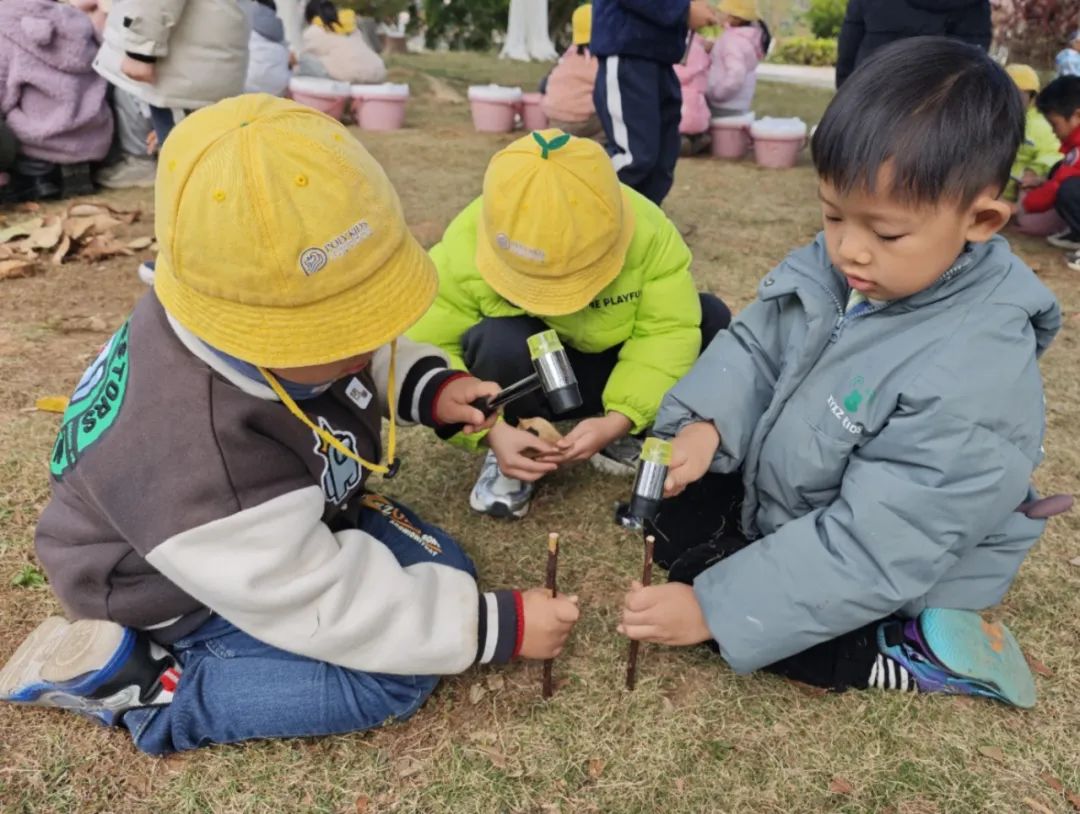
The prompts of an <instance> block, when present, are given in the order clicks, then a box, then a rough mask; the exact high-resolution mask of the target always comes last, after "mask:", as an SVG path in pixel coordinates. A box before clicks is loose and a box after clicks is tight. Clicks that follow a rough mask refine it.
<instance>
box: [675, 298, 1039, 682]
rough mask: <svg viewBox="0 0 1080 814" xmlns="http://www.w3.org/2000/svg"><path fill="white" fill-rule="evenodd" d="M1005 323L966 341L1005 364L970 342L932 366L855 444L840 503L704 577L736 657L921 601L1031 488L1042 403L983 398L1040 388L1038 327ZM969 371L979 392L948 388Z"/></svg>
mask: <svg viewBox="0 0 1080 814" xmlns="http://www.w3.org/2000/svg"><path fill="white" fill-rule="evenodd" d="M1022 319H1023V320H1024V322H1025V324H1026V323H1027V320H1028V316H1027V314H1026V313H1025V314H1023V316H1022ZM993 322H994V323H995V324H994V325H993V326H992V327H990V328H989V329H988V330H976V331H974V332H971V333H969V335H968V336H967V337H966V338H965V342H963V343H961V342H960V338H957V339H956V340H955V343H954V344H956V345H957V346H960V345H961V344H963V345H965V346H968V347H970V346H972V345H974V346H978V347H981V348H984V349H985V350H984V351H983V352H985V353H987V354H989V355H988V356H987V357H986V358H994V359H995V360H996V361H995V368H994V370H993V372H992V373H986V374H970V373H969V372H968V371H969V365H964V364H961V362H968V363H970V356H967V357H965V358H961V357H962V356H963V354H961V353H959V352H958V353H954V354H951V359H950V360H948V361H945V362H944V363H943V364H939V365H936V366H932V367H931V368H930V369H929V370H928V371H926V372H925V373H924V374H923V375H922V376H921V377H920V380H919V381H917V382H915V383H913V385H912V390H913V391H914V392H913V394H911V395H901V396H900V398H899V401H898V404H897V406H896V408H895V409H894V411H893V413H892V416H891V417H890V419H889V421H888V423H887V424H886V425H885V426H884V427H883V428H882V429H881V430H880V431H879V432H878V433H877V435H875V436H874V437H872V438H871V439H869V440H868V441H867V442H866V443H865V444H864V445H863V446H861V447H856V448H855V449H854V451H853V453H852V454H851V457H850V459H849V463H848V466H847V469H846V471H845V473H844V476H843V480H842V482H841V484H840V491H839V494H838V496H837V497H836V498H835V499H834V500H833V502H832V503H831V504H829V505H828V506H827V507H823V508H819V509H816V510H814V511H811V512H809V513H808V514H805V515H803V516H802V517H799V518H797V519H795V520H792V521H791V522H789V523H786V524H784V525H783V526H781V527H780V528H779V529H778V530H777V531H775V532H774V533H773V534H770V535H767V536H765V537H764V538H762V539H760V540H758V541H756V542H754V543H753V544H751V545H749V546H747V547H746V548H744V549H742V550H741V551H739V552H738V553H736V554H734V555H733V556H731V557H730V558H728V559H726V560H723V561H722V562H719V563H717V564H716V565H714V566H712V567H711V568H709V569H707V570H706V571H704V572H702V573H701V574H700V575H699V576H698V578H697V579H696V580H695V582H694V591H695V594H696V595H697V597H698V600H699V602H700V603H701V606H702V608H703V610H704V612H705V617H706V620H707V622H708V625H709V629H710V630H711V631H712V633H713V634H714V636H715V638H716V640H717V642H718V643H719V645H720V649H721V653H722V654H723V655H724V657H725V659H726V660H727V661H728V663H729V664H731V666H732V667H733V668H734V669H735V670H737V671H739V672H748V671H751V670H756V669H758V668H760V667H764V666H765V665H767V664H771V663H773V662H775V661H777V660H779V659H782V658H786V657H788V656H791V655H793V654H795V653H799V652H802V651H803V650H806V649H807V648H809V647H812V646H813V645H816V644H819V643H821V642H824V641H827V640H829V639H832V638H835V637H836V636H839V635H841V634H843V633H846V632H848V631H851V630H854V629H856V628H858V627H861V626H862V625H865V624H869V623H871V622H873V621H875V620H878V619H882V618H884V617H886V616H888V615H890V614H892V613H894V612H896V611H897V610H899V609H900V608H902V607H903V606H905V605H907V604H908V603H911V602H916V601H917V600H919V599H921V598H922V597H923V596H925V595H926V594H927V592H928V591H929V590H930V589H931V588H932V587H933V586H934V585H935V584H937V583H938V582H939V581H940V580H941V578H942V577H943V576H944V575H945V574H946V573H947V572H948V571H949V570H950V568H951V567H952V566H953V565H954V564H955V563H956V562H957V561H958V560H960V559H961V558H962V557H963V556H964V555H965V554H966V553H968V552H969V551H971V550H972V549H973V548H974V547H975V546H977V545H978V544H980V543H981V542H982V541H983V540H985V539H986V538H987V537H988V536H989V535H991V534H993V533H994V532H995V531H997V530H1000V529H1001V528H1003V527H1004V526H1005V525H1006V523H1007V522H1008V520H1009V519H1010V515H1011V514H1012V513H1013V511H1014V510H1015V509H1016V507H1017V506H1019V505H1020V504H1021V503H1022V502H1023V501H1024V499H1025V498H1026V496H1027V495H1028V489H1029V481H1030V478H1031V474H1032V472H1033V470H1034V468H1035V466H1036V465H1037V463H1038V460H1037V458H1038V454H1039V448H1040V444H1041V438H1042V431H1043V424H1044V422H1043V420H1042V415H1041V405H1040V406H1030V405H1029V404H1028V401H1027V400H1025V401H1024V402H1023V403H1022V404H1021V403H1019V402H1016V403H1014V405H1013V406H1012V407H1003V410H1005V411H1006V412H1005V413H1004V414H1001V413H999V412H998V411H996V410H995V411H993V412H991V413H989V414H984V413H983V411H981V410H980V408H979V405H980V404H986V403H993V404H997V405H1000V404H1002V402H1001V398H1002V396H1001V394H1000V382H1002V381H1008V382H1016V383H1018V384H1017V386H1021V387H1023V392H1024V393H1025V394H1028V395H1027V399H1030V396H1031V389H1030V387H1034V388H1038V379H1039V375H1038V369H1037V363H1036V362H1035V354H1034V351H1035V339H1034V337H1033V336H1031V334H1030V327H1028V328H1027V330H1028V333H1027V335H1026V336H1024V338H1023V339H1022V340H1019V341H1018V340H1017V339H1016V335H1015V333H1014V334H1013V335H1012V336H1006V335H1005V334H1004V333H1002V332H1000V320H994V321H993ZM997 365H1000V368H999V367H997ZM960 371H965V372H964V373H961V372H960ZM965 376H966V378H965ZM957 382H963V387H964V389H965V391H966V392H964V393H961V394H959V395H958V396H952V397H949V396H943V395H941V394H948V393H950V391H955V390H956V387H957ZM1029 386H1030V387H1029ZM1009 410H1011V412H1007V411H1009ZM807 432H811V433H813V432H821V431H820V430H817V429H814V428H812V427H810V426H809V425H808V427H807ZM823 440H824V441H825V442H826V443H839V442H837V441H833V440H832V439H831V438H826V439H823Z"/></svg>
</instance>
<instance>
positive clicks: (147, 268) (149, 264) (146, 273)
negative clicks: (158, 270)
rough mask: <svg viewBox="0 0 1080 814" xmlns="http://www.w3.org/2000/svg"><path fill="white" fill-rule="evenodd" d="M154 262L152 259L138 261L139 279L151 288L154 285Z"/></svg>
mask: <svg viewBox="0 0 1080 814" xmlns="http://www.w3.org/2000/svg"><path fill="white" fill-rule="evenodd" d="M154 262H155V261H153V260H144V261H143V262H141V263H139V279H140V280H142V281H143V282H144V283H146V285H148V286H150V287H151V288H153V287H154Z"/></svg>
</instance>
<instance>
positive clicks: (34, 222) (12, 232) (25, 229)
mask: <svg viewBox="0 0 1080 814" xmlns="http://www.w3.org/2000/svg"><path fill="white" fill-rule="evenodd" d="M44 223H45V218H31V219H30V220H24V221H23V222H22V223H16V224H14V225H13V226H8V227H7V228H6V229H0V243H10V242H11V241H12V240H17V239H18V238H20V237H29V236H30V235H32V234H33V233H34V230H35V229H40V228H41V226H42V225H43V224H44Z"/></svg>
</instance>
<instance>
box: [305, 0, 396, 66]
mask: <svg viewBox="0 0 1080 814" xmlns="http://www.w3.org/2000/svg"><path fill="white" fill-rule="evenodd" d="M304 19H305V20H306V21H307V23H308V27H307V28H305V29H304V48H303V52H302V53H301V55H300V57H301V60H300V64H299V66H298V69H297V73H298V74H300V75H317V76H321V75H325V76H328V77H330V78H331V79H336V80H337V81H339V82H348V83H350V84H357V85H366V84H377V83H379V82H384V81H386V65H384V64H383V61H382V59H381V58H380V57H379V55H378V54H376V53H375V51H373V50H372V48H371V46H370V45H369V44H368V42H367V40H365V38H364V36H363V35H362V34H361V33H359V32H357V31H356V30H355V27H354V30H353V31H352V33H347V32H346V31H345V30H344V29H343V28H342V27H341V24H340V23H339V17H338V10H337V7H336V6H335V5H334V4H333V3H332V2H330V0H311V2H309V3H308V4H307V6H306V8H305V9H304ZM337 32H340V33H337Z"/></svg>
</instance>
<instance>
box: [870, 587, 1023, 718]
mask: <svg viewBox="0 0 1080 814" xmlns="http://www.w3.org/2000/svg"><path fill="white" fill-rule="evenodd" d="M877 641H878V649H879V650H880V652H881V657H879V659H878V663H877V664H875V665H874V668H873V670H872V672H871V676H870V681H869V685H870V686H871V687H882V688H885V689H908V687H907V686H898V685H899V683H900V681H901V680H903V684H905V685H906V684H907V683H908V682H907V680H906V679H907V678H908V677H909V676H910V677H911V678H912V679H913V680H914V681H913V683H914V684H915V685H917V690H918V691H919V692H944V693H951V694H954V695H981V696H984V697H986V698H994V699H997V700H998V701H1001V702H1003V703H1006V704H1011V705H1012V706H1015V707H1023V708H1029V707H1033V706H1035V679H1034V677H1033V676H1032V675H1031V669H1030V668H1029V667H1028V665H1027V660H1026V659H1025V658H1024V653H1023V651H1021V649H1020V645H1019V644H1017V642H1016V639H1015V637H1013V635H1012V633H1011V632H1009V629H1008V628H1007V627H1005V625H1003V624H1001V623H1000V622H987V621H986V620H985V619H983V618H982V617H981V616H980V615H979V614H978V613H975V612H974V611H967V610H954V609H950V608H927V609H926V610H924V611H923V612H922V613H920V614H919V616H918V618H917V619H912V620H909V621H906V622H901V621H895V622H885V623H883V624H882V625H881V626H880V627H879V628H878V632H877ZM882 657H883V658H882ZM898 676H899V677H900V678H896V677H898ZM911 689H916V687H911Z"/></svg>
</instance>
